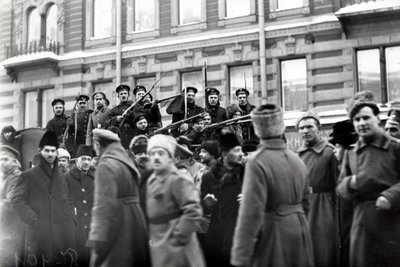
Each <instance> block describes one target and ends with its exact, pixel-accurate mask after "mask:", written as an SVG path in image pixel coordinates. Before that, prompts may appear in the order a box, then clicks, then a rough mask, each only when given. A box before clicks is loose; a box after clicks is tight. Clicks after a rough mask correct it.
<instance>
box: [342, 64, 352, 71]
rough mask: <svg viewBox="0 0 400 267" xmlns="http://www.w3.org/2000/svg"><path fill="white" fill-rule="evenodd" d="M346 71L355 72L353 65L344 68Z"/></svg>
mask: <svg viewBox="0 0 400 267" xmlns="http://www.w3.org/2000/svg"><path fill="white" fill-rule="evenodd" d="M344 68H345V70H346V71H352V70H353V65H352V64H348V65H346V66H344Z"/></svg>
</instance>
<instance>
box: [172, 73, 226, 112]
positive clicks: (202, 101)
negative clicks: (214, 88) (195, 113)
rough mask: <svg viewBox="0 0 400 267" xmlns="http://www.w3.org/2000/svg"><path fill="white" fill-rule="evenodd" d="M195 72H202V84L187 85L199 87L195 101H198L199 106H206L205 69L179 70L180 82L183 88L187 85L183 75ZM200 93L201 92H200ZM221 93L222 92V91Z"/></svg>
mask: <svg viewBox="0 0 400 267" xmlns="http://www.w3.org/2000/svg"><path fill="white" fill-rule="evenodd" d="M194 72H196V73H200V77H201V84H200V86H198V85H196V84H190V85H187V86H194V87H196V88H197V90H198V92H197V94H196V97H195V103H196V105H198V106H200V107H205V104H206V99H205V92H204V91H205V90H204V73H203V70H202V69H189V70H182V71H179V84H180V88H181V90H182V89H183V88H184V87H185V86H184V83H183V76H184V75H185V74H188V73H194ZM179 93H180V91H179V92H178V94H179ZM199 93H200V94H199ZM221 94H222V92H221Z"/></svg>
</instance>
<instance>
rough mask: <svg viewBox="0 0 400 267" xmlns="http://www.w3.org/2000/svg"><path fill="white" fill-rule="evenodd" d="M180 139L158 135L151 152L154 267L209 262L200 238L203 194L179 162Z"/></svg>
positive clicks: (150, 213) (185, 266) (149, 196)
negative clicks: (197, 236) (177, 157)
mask: <svg viewBox="0 0 400 267" xmlns="http://www.w3.org/2000/svg"><path fill="white" fill-rule="evenodd" d="M175 149H176V141H175V139H174V138H173V137H172V136H167V135H160V134H158V135H154V136H152V137H151V138H150V139H149V143H148V146H147V153H148V154H149V157H150V162H151V166H152V168H153V170H154V173H153V174H152V175H151V176H150V178H149V179H148V181H147V196H146V205H147V217H148V222H149V225H150V239H151V245H150V248H151V258H152V264H153V267H164V266H174V267H190V266H198V267H202V266H205V263H204V259H203V255H202V251H201V249H200V245H199V243H198V241H197V238H196V233H195V231H196V228H197V224H198V223H199V222H200V219H201V214H202V211H201V206H200V202H199V195H198V194H197V192H196V191H195V190H194V184H193V179H192V177H190V176H189V175H188V174H187V172H186V171H183V170H178V169H177V168H176V167H175V165H174V161H175Z"/></svg>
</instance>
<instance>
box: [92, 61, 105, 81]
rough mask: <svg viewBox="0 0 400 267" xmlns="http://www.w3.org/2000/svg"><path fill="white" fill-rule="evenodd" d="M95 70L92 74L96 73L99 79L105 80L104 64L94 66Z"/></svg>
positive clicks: (99, 63)
mask: <svg viewBox="0 0 400 267" xmlns="http://www.w3.org/2000/svg"><path fill="white" fill-rule="evenodd" d="M93 69H94V71H91V73H95V74H96V78H97V79H103V78H104V69H105V65H104V64H103V63H101V62H98V63H97V64H96V65H94V66H93Z"/></svg>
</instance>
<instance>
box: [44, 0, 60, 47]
mask: <svg viewBox="0 0 400 267" xmlns="http://www.w3.org/2000/svg"><path fill="white" fill-rule="evenodd" d="M50 40H52V41H57V6H56V5H52V6H51V7H50V8H49V9H48V11H47V18H46V42H47V44H48V42H49V41H50Z"/></svg>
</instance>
